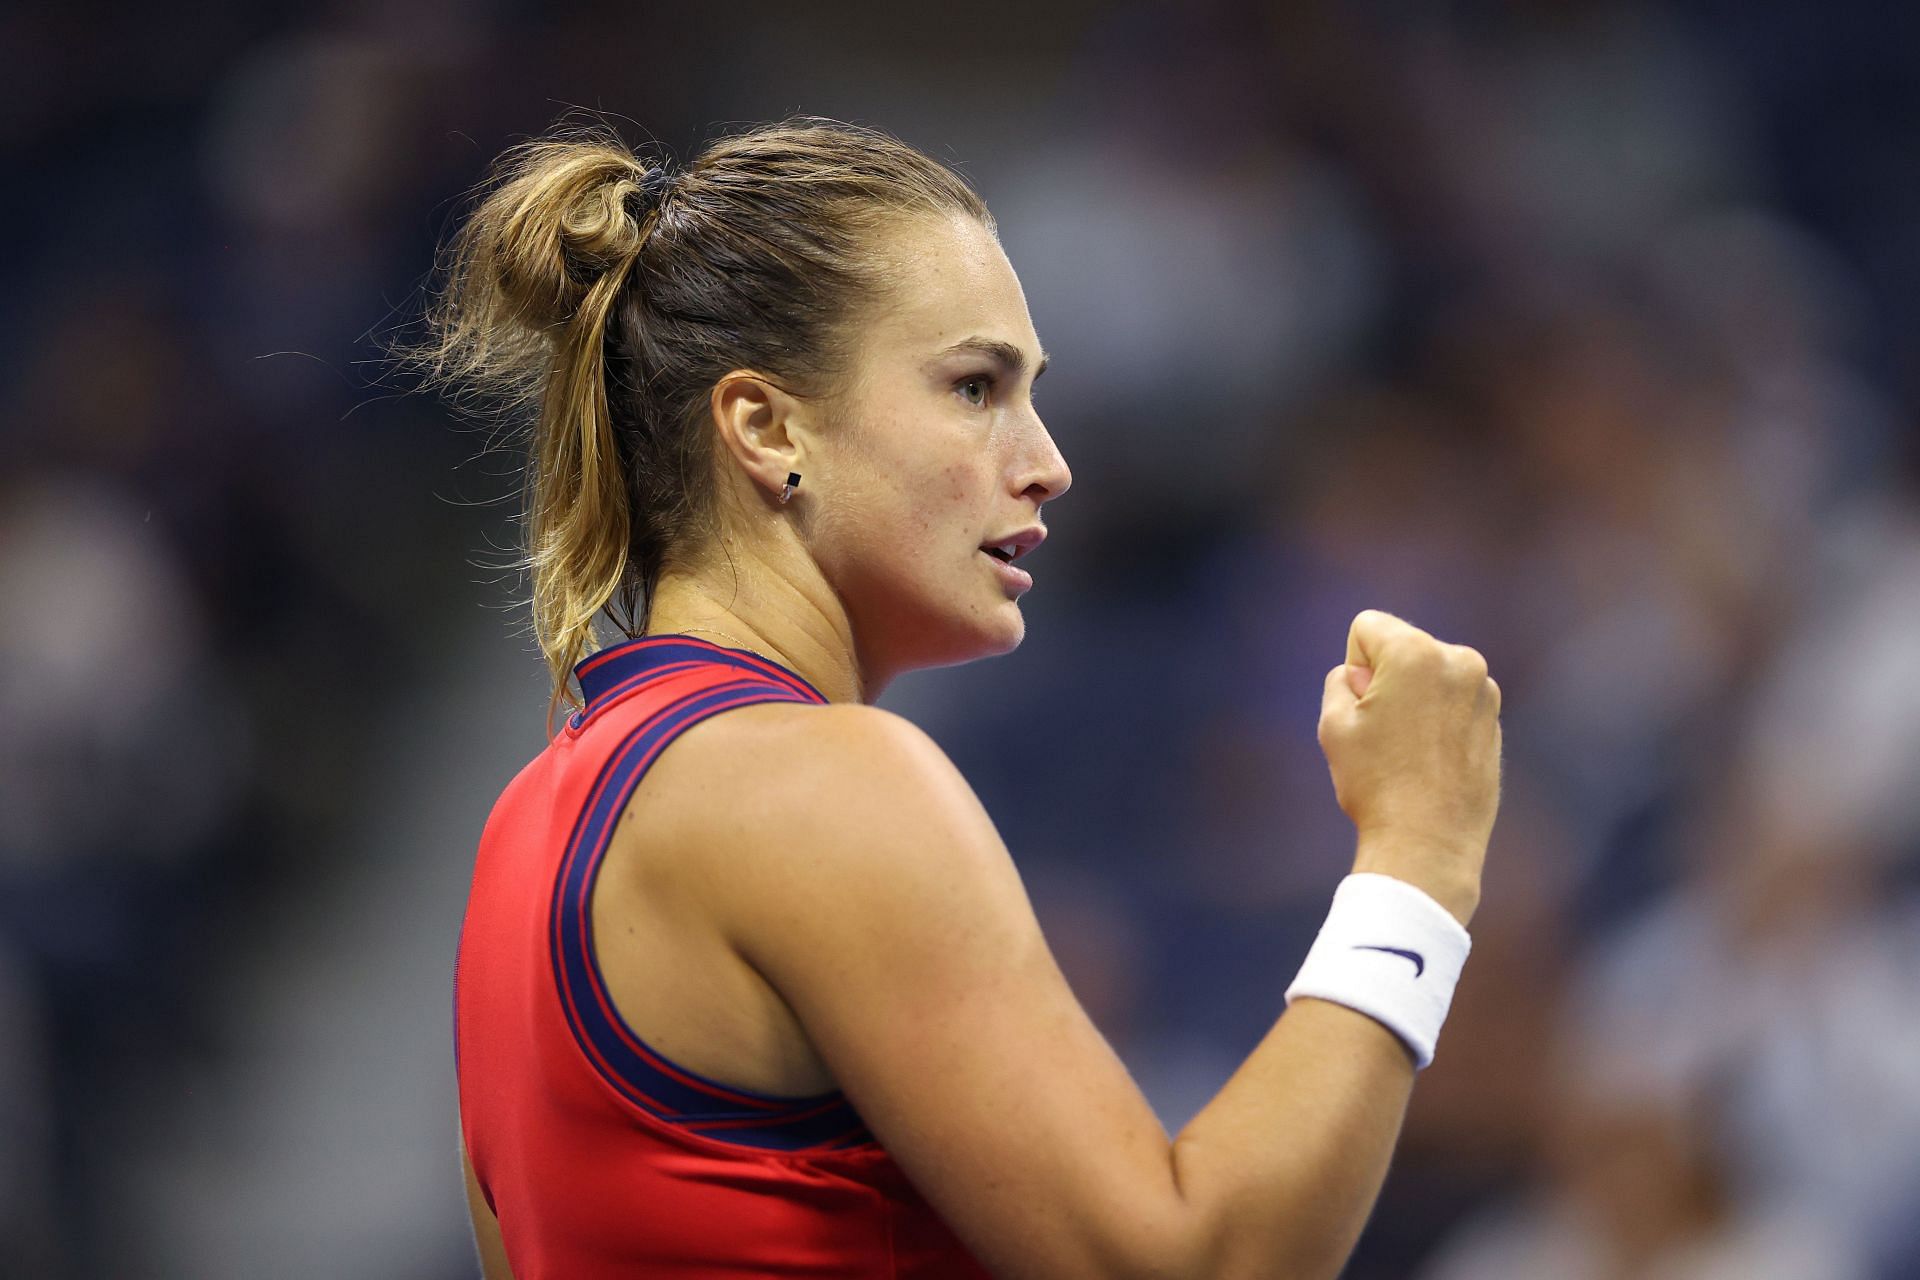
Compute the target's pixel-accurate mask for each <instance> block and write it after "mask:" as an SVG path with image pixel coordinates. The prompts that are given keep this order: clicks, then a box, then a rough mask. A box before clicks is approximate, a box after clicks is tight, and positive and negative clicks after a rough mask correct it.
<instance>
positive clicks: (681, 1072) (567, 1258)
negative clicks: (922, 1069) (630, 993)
mask: <svg viewBox="0 0 1920 1280" xmlns="http://www.w3.org/2000/svg"><path fill="white" fill-rule="evenodd" d="M579 671H580V678H581V685H582V689H583V691H584V692H585V693H586V696H587V705H586V708H585V710H584V711H583V712H582V713H579V714H576V715H574V716H572V717H570V718H569V720H568V721H567V723H566V724H565V725H564V726H563V728H562V730H561V731H560V732H559V733H558V734H557V735H556V736H555V737H554V739H553V741H552V742H551V743H550V744H549V745H548V747H547V749H546V750H545V751H543V752H542V753H541V755H540V756H539V757H538V758H536V759H535V760H534V761H533V762H532V763H531V764H530V765H528V767H527V768H526V769H525V770H523V771H522V772H521V774H520V775H519V776H518V777H516V778H515V779H514V781H513V782H512V784H511V785H510V786H509V787H508V788H507V790H506V792H505V793H504V794H503V795H502V797H501V798H500V800H499V802H498V803H497V805H496V806H495V809H494V811H493V814H492V816H491V817H490V818H489V820H488V823H487V826H486V830H485V832H484V834H483V836H482V839H481V844H480V850H479V854H478V857H477V859H476V863H475V870H474V879H473V886H472V890H471V893H470V896H469V900H468V908H467V915H466V919H465V921H464V923H463V926H462V931H461V942H460V954H459V960H458V964H457V969H456V982H455V1052H456V1067H457V1072H458V1076H459V1086H460V1104H461V1121H462V1129H463V1133H464V1137H465V1141H466V1145H467V1151H468V1153H469V1156H470V1157H471V1159H472V1162H473V1167H474V1171H475V1174H476V1177H477V1179H478V1181H479V1184H480V1186H481V1189H482V1192H483V1194H484V1195H485V1197H486V1200H487V1203H488V1204H489V1206H490V1207H491V1208H492V1209H493V1211H494V1213H495V1214H496V1215H497V1216H498V1218H499V1221H500V1227H501V1233H502V1237H503V1239H504V1241H505V1244H506V1248H507V1252H508V1254H509V1256H510V1258H511V1259H512V1262H513V1266H514V1273H515V1275H516V1277H517V1278H518V1280H537V1277H540V1276H543V1275H565V1276H569V1277H586V1278H588V1280H591V1278H592V1277H597V1276H613V1275H633V1274H648V1275H674V1274H681V1275H692V1274H710V1273H711V1272H712V1270H714V1269H726V1268H734V1269H737V1270H739V1271H741V1272H759V1271H767V1272H771V1271H784V1270H788V1269H793V1268H796V1267H798V1268H805V1267H815V1268H820V1269H823V1270H825V1271H827V1272H830V1273H833V1274H844V1275H873V1276H896V1275H907V1274H929V1275H930V1274H943V1273H945V1272H943V1271H942V1270H941V1268H944V1267H947V1266H952V1267H956V1268H960V1269H959V1270H956V1271H954V1272H952V1273H953V1274H975V1273H974V1272H972V1271H971V1270H969V1269H966V1268H968V1267H970V1264H968V1263H966V1261H965V1256H964V1253H962V1252H961V1251H959V1249H958V1246H957V1245H955V1244H954V1243H953V1241H952V1239H951V1237H950V1236H949V1235H947V1234H946V1232H945V1229H944V1228H943V1227H942V1226H941V1225H940V1224H939V1223H938V1221H937V1219H935V1218H933V1216H932V1215H931V1213H930V1212H929V1211H927V1210H926V1208H925V1206H924V1205H923V1204H922V1203H921V1202H920V1201H919V1199H918V1197H917V1196H916V1195H915V1194H914V1193H913V1190H912V1188H911V1186H910V1185H909V1184H908V1183H907V1182H906V1180H905V1178H904V1177H903V1176H902V1175H901V1174H900V1173H899V1171H898V1169H897V1168H895V1167H894V1165H893V1163H892V1161H891V1160H890V1159H889V1158H888V1157H887V1155H886V1153H885V1152H884V1151H883V1150H881V1149H880V1148H879V1146H878V1145H877V1144H876V1143H875V1142H874V1141H873V1139H872V1136H871V1135H870V1134H869V1133H868V1132H867V1130H866V1128H865V1126H864V1125H863V1124H862V1122H861V1120H860V1117H859V1116H858V1115H857V1114H856V1113H855V1112H854V1110H853V1108H852V1107H851V1105H849V1103H848V1102H847V1100H846V1098H845V1097H843V1096H842V1095H841V1094H840V1093H839V1092H838V1091H834V1090H827V1091H824V1092H819V1093H815V1094H812V1095H811V1096H805V1097H779V1096H771V1095H769V1094H766V1093H760V1092H756V1091H754V1090H752V1089H748V1088H742V1087H740V1086H739V1085H737V1084H730V1083H723V1082H722V1081H721V1080H718V1079H715V1078H713V1076H712V1075H708V1074H703V1073H702V1072H699V1071H696V1070H692V1069H690V1068H689V1067H688V1066H687V1064H686V1063H683V1062H679V1061H676V1060H674V1059H673V1058H671V1057H670V1056H668V1055H667V1054H664V1053H662V1052H660V1051H659V1049H658V1047H657V1046H655V1045H653V1044H650V1043H649V1042H648V1041H647V1040H646V1039H645V1038H644V1037H643V1036H642V1035H640V1034H637V1033H636V1031H635V1029H634V1027H632V1026H630V1025H629V1023H628V1020H627V1019H626V1018H625V1017H624V1016H623V1014H622V1011H621V1008H620V1006H619V1004H618V1003H617V1002H616V1000H615V999H614V998H613V995H612V994H611V992H610V989H609V984H608V981H607V973H606V971H605V968H604V966H603V964H602V957H601V951H602V947H601V946H599V945H596V938H595V928H594V892H595V885H596V881H597V879H598V878H599V877H600V876H601V874H602V872H603V870H604V869H605V867H606V864H607V860H608V855H609V851H610V850H611V849H614V848H615V846H616V841H617V840H628V839H632V838H634V836H633V835H631V834H630V833H629V831H627V830H623V818H624V817H625V816H627V815H628V814H629V812H630V808H631V810H632V812H639V813H644V812H645V811H646V810H645V808H644V807H633V806H632V802H633V798H634V794H635V790H636V788H637V787H639V785H640V783H641V780H642V779H643V778H644V777H645V776H646V775H647V773H648V771H649V770H650V769H651V768H652V766H653V765H654V763H655V762H657V761H658V760H659V758H660V757H661V755H662V753H663V752H665V751H666V750H667V748H668V746H669V745H670V744H671V743H672V742H673V741H674V740H675V739H676V738H677V737H678V736H679V735H680V734H682V733H684V732H686V731H687V730H688V729H690V728H691V727H693V726H694V725H696V724H699V723H701V722H703V721H705V720H707V719H709V718H711V717H713V716H716V715H720V714H722V713H724V712H727V711H730V710H734V709H738V708H743V707H751V706H756V705H762V704H767V703H789V704H797V705H796V706H795V707H794V711H795V712H796V713H798V712H799V710H800V705H807V704H811V705H812V706H819V707H820V713H821V714H827V713H828V709H827V708H825V707H824V706H821V704H824V702H825V699H824V698H822V697H821V695H820V694H819V693H818V691H817V690H815V689H813V688H812V686H810V685H808V684H807V683H806V682H805V681H804V680H802V679H801V678H800V677H799V676H797V675H795V674H794V673H792V672H790V671H787V670H786V669H784V668H782V667H779V666H778V665H776V664H773V663H771V662H767V661H766V660H764V659H761V658H759V657H757V656H755V655H752V654H748V653H745V652H743V651H738V650H730V649H722V648H719V647H717V646H712V645H708V644H705V643H704V642H699V641H694V640H691V639H689V638H686V637H681V636H662V637H649V638H645V639H641V640H638V641H632V642H628V643H627V644H623V645H620V646H616V647H615V648H612V649H609V650H606V651H603V652H602V653H600V654H598V655H596V656H595V657H594V658H591V659H589V660H588V661H587V662H585V663H582V664H581V667H580V668H579ZM715 786H718V787H719V788H720V789H722V790H725V789H726V784H725V780H724V779H720V780H715V779H708V780H707V785H706V786H703V787H699V788H679V787H676V788H675V794H674V795H673V796H672V797H671V798H667V799H666V800H665V802H664V807H663V808H662V809H661V810H660V811H659V816H660V820H661V825H662V826H663V827H672V828H678V829H680V831H681V832H682V833H683V834H684V832H685V831H687V830H690V829H697V824H695V826H693V827H690V826H689V823H688V821H687V820H686V815H687V814H688V813H689V812H690V809H689V806H691V807H692V809H694V810H697V809H699V808H700V807H701V806H703V805H704V806H705V807H706V808H707V809H709V810H714V811H716V812H721V813H723V812H724V805H725V802H726V797H725V796H721V795H714V794H711V792H712V791H713V789H714V787H715ZM631 826H632V824H630V823H628V824H625V827H627V828H631ZM637 834H638V839H639V840H640V841H641V842H642V843H644V842H645V839H646V836H647V834H648V833H647V832H645V831H642V832H639V833H637ZM602 923H603V925H604V923H605V922H604V921H603V922H602ZM602 936H603V938H604V936H605V930H604V928H603V929H602ZM700 963H702V964H704V963H705V961H704V960H703V961H701V962H700ZM643 976H644V975H643ZM693 976H695V977H696V978H697V977H700V976H702V975H693ZM706 976H709V977H710V976H711V975H706ZM685 977H687V975H685V974H681V973H663V974H661V975H660V980H661V981H662V982H671V981H680V980H683V979H684V978H685ZM929 1266H931V1267H932V1268H934V1269H933V1270H927V1269H926V1268H927V1267H929Z"/></svg>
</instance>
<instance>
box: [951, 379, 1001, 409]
mask: <svg viewBox="0 0 1920 1280" xmlns="http://www.w3.org/2000/svg"><path fill="white" fill-rule="evenodd" d="M953 389H954V390H955V391H957V392H959V394H960V398H961V399H962V400H965V401H966V402H967V403H968V404H970V405H972V406H973V407H974V408H976V409H984V408H986V405H987V397H988V396H989V395H991V394H992V392H993V379H992V378H990V377H988V376H987V375H986V374H984V373H976V374H974V375H973V376H972V377H968V378H962V379H961V380H960V381H958V382H956V383H954V384H953Z"/></svg>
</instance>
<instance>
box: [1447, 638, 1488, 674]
mask: <svg viewBox="0 0 1920 1280" xmlns="http://www.w3.org/2000/svg"><path fill="white" fill-rule="evenodd" d="M1447 660H1448V662H1449V663H1450V664H1451V665H1452V666H1453V668H1454V669H1455V670H1456V671H1458V672H1460V673H1461V674H1462V675H1464V676H1466V677H1467V678H1468V679H1470V680H1473V681H1474V682H1475V683H1478V682H1479V681H1481V680H1485V679H1486V678H1487V659H1486V655H1485V654H1483V653H1481V652H1480V651H1479V650H1478V649H1475V648H1473V647H1472V646H1471V645H1464V644H1451V645H1448V646H1447Z"/></svg>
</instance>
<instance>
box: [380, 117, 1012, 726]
mask: <svg viewBox="0 0 1920 1280" xmlns="http://www.w3.org/2000/svg"><path fill="white" fill-rule="evenodd" d="M905 212H929V213H966V214H970V215H971V216H973V217H975V218H978V219H979V220H980V221H981V222H982V223H984V224H985V225H986V226H988V227H989V228H991V227H992V226H993V220H992V215H991V214H989V213H988V212H987V208H986V206H985V204H983V203H982V202H981V200H980V198H979V196H978V195H976V194H975V193H974V191H973V190H972V188H970V187H969V186H968V185H967V184H966V182H965V181H964V180H963V179H961V178H960V177H959V176H958V175H957V174H955V173H953V172H952V171H951V170H949V169H947V168H946V167H945V166H943V165H941V164H939V163H938V162H936V161H934V160H932V159H930V158H928V157H927V156H925V155H923V154H921V153H920V152H918V151H916V150H914V149H913V148H912V147H909V146H907V145H906V144H905V143H903V142H900V141H899V140H898V139H895V138H892V137H890V136H888V135H886V134H884V133H880V132H878V131H875V130H872V129H867V128H862V127H858V126H854V125H848V124H842V123H839V122H837V121H831V120H821V119H814V118H804V119H796V120H789V121H786V122H783V123H780V124H774V125H764V126H760V127H757V128H754V129H751V130H748V131H746V132H744V133H740V134H736V135H733V136H730V137H726V138H722V139H720V140H719V141H717V142H714V143H713V144H711V145H710V146H708V147H707V148H706V150H704V151H703V152H701V154H700V155H699V156H698V157H697V158H696V159H695V160H694V162H693V163H692V164H691V165H689V166H688V167H687V168H686V169H685V170H684V171H683V172H680V173H678V174H672V175H669V174H668V172H667V171H666V169H665V167H664V166H663V165H662V164H660V163H659V162H657V161H656V162H649V161H646V160H643V159H641V158H640V157H639V156H637V155H635V154H634V153H633V152H632V151H631V150H630V149H629V148H628V147H627V146H626V144H625V143H624V142H622V141H621V140H620V138H619V136H618V135H617V134H615V133H613V132H612V131H611V130H607V129H601V128H591V129H575V130H570V131H565V132H558V133H554V134H550V135H549V136H546V137H542V138H537V139H534V140H532V141H529V142H526V143H522V144H521V145H519V146H516V147H513V148H512V149H510V150H509V151H507V152H506V153H505V154H504V155H503V156H501V157H500V159H499V160H498V161H497V162H496V164H495V166H494V169H493V173H492V175H491V177H490V178H489V179H488V181H487V183H486V184H485V185H484V187H483V190H482V194H481V195H480V196H479V198H478V202H477V204H476V205H475V207H474V208H473V210H472V212H471V213H469V215H468V216H467V218H466V221H465V222H464V224H463V225H462V226H461V228H460V230H459V231H458V233H457V234H456V235H455V237H454V238H453V240H452V242H451V244H450V245H449V247H448V250H447V252H446V254H445V255H444V256H443V272H444V279H443V283H442V285H441V287H440V289H439V290H438V292H437V294H436V296H435V298H434V300H433V303H432V305H431V306H430V307H429V309H428V313H427V337H426V339H425V341H424V342H422V343H421V344H420V345H419V346H418V347H417V348H415V349H414V350H413V351H412V352H411V353H410V356H411V360H412V362H413V364H414V365H415V367H416V368H417V369H418V370H419V371H421V372H422V373H423V374H424V375H425V377H426V381H427V382H428V384H429V385H433V386H437V387H438V388H440V389H441V390H442V391H444V392H447V393H449V394H450V395H451V396H452V398H453V399H454V400H455V401H456V402H457V403H461V404H464V405H467V406H476V405H477V406H479V407H481V408H483V409H485V410H489V411H499V412H505V413H507V414H509V415H512V416H524V417H529V418H531V420H532V439H531V443H530V448H529V459H528V467H527V472H526V511H525V537H526V545H525V548H524V562H523V563H524V565H525V567H526V569H527V570H528V572H529V576H530V578H531V581H532V592H531V594H532V614H533V626H534V632H535V635H536V636H537V637H538V639H539V643H540V648H541V651H542V653H543V654H544V655H545V656H546V659H547V664H548V666H549V667H550V669H551V671H552V675H553V693H554V701H555V703H556V704H557V703H558V702H559V700H560V699H562V698H565V699H566V700H568V701H570V702H575V703H577V702H578V698H577V697H576V696H575V694H574V692H573V690H572V689H571V688H570V686H569V684H568V678H569V676H570V674H571V672H572V669H573V666H574V664H575V663H577V662H578V661H580V659H582V658H583V657H585V656H586V655H587V654H589V653H591V652H592V651H593V650H594V648H595V647H596V645H597V640H596V637H595V633H594V632H595V620H596V619H597V618H598V617H599V616H601V614H602V613H603V612H604V613H605V614H606V616H608V617H609V618H610V619H611V620H612V621H613V622H614V624H615V625H616V626H617V627H618V628H619V629H620V630H621V631H622V632H623V633H624V634H626V635H629V636H633V635H639V634H643V633H644V632H645V630H646V625H647V617H648V613H649V609H650V606H651V600H652V594H653V589H654V586H655V584H656V583H657V582H658V580H659V577H660V573H661V571H662V569H663V568H664V567H665V566H666V565H667V564H668V563H669V562H670V560H671V559H672V558H674V557H678V556H682V555H685V554H687V553H688V552H689V551H690V550H691V549H692V548H693V547H695V546H696V545H698V544H700V543H701V542H703V541H704V540H705V539H707V538H709V537H711V536H712V535H713V534H714V533H715V532H716V531H717V530H716V527H715V526H716V523H717V513H716V511H715V501H714V499H715V495H716V492H717V486H716V483H715V481H716V476H715V475H714V471H713V461H714V455H713V448H712V443H713V440H712V437H713V432H712V431H711V430H710V429H709V427H708V422H707V417H708V410H707V399H708V393H709V391H710V389H711V388H712V386H713V385H714V383H715V382H717V381H718V380H719V379H720V378H721V377H723V376H724V375H725V374H727V373H728V372H730V371H732V370H734V369H752V370H755V371H756V372H759V373H760V374H762V375H763V376H765V377H767V378H768V379H769V380H770V381H774V382H776V383H778V384H780V385H782V386H784V387H787V388H788V389H789V390H792V391H794V392H795V393H796V394H819V393H821V392H823V391H826V390H828V389H830V388H831V387H832V386H833V385H835V383H836V382H837V380H838V378H839V377H840V376H841V375H842V373H843V372H844V370H845V367H846V364H847V357H848V354H849V339H850V337H851V334H850V329H851V327H852V322H853V321H854V320H855V318H856V317H857V315H858V314H859V313H860V311H861V308H862V306H863V304H866V303H868V302H869V301H870V300H871V299H872V298H873V297H874V296H875V294H876V293H877V292H878V291H879V290H880V289H881V288H882V287H883V281H882V279H881V275H880V270H879V267H880V265H881V264H880V263H879V262H878V261H876V260H875V256H874V254H873V253H872V248H873V237H874V234H875V233H876V232H877V231H878V230H879V229H880V228H881V227H882V226H883V225H884V224H885V223H886V221H887V220H888V219H889V218H891V217H894V216H897V215H899V214H901V213H905Z"/></svg>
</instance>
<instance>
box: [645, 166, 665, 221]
mask: <svg viewBox="0 0 1920 1280" xmlns="http://www.w3.org/2000/svg"><path fill="white" fill-rule="evenodd" d="M671 185H673V175H672V174H670V173H668V172H667V168H666V166H665V165H655V166H654V167H653V168H651V169H649V170H647V172H646V174H645V176H643V177H642V178H641V179H640V190H639V195H640V202H641V209H642V214H643V216H644V214H646V213H651V212H652V211H653V210H655V209H657V208H659V207H660V206H661V205H663V204H665V203H666V201H667V188H668V187H670V186H671Z"/></svg>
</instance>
